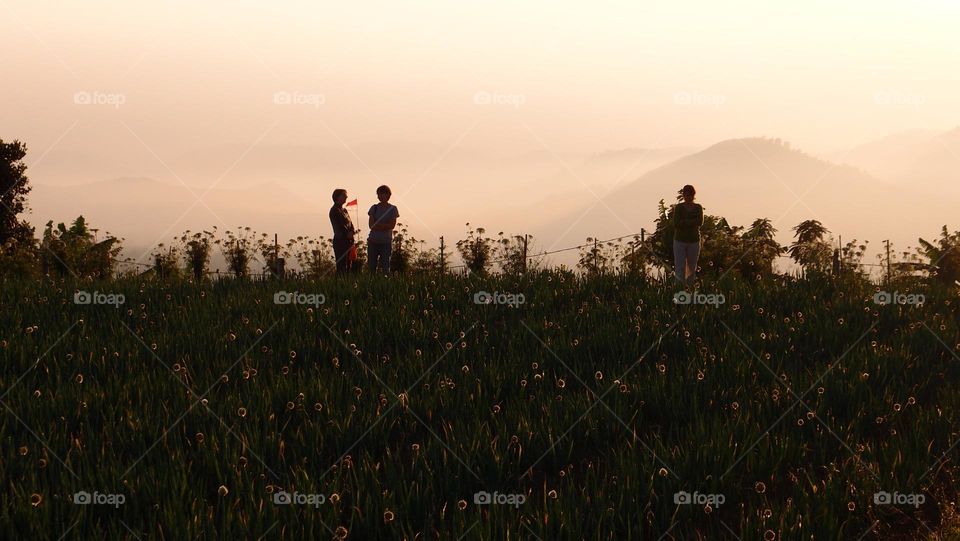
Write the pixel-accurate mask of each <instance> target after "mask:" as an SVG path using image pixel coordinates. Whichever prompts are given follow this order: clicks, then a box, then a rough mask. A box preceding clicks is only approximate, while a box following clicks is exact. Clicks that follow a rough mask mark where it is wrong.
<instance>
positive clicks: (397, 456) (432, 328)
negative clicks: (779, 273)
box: [0, 271, 960, 540]
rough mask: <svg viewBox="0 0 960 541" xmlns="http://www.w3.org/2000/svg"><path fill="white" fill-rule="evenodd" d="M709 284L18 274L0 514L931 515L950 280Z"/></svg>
mask: <svg viewBox="0 0 960 541" xmlns="http://www.w3.org/2000/svg"><path fill="white" fill-rule="evenodd" d="M702 291H703V292H706V293H710V294H711V295H713V298H714V300H715V301H716V302H713V303H711V304H696V303H691V304H682V303H677V302H674V301H675V298H674V295H675V293H676V290H675V289H674V288H672V287H671V286H669V285H666V286H665V285H663V284H661V283H659V282H657V281H653V280H651V281H642V280H638V279H637V278H631V277H628V276H620V275H612V276H595V277H590V278H583V277H579V276H576V275H574V274H572V273H564V272H560V271H541V272H535V273H530V274H528V275H526V276H524V277H522V278H506V277H492V278H485V279H479V278H470V277H461V276H444V277H442V278H439V277H438V278H434V279H431V278H430V277H416V276H413V277H390V278H384V277H372V276H367V275H362V276H357V277H351V278H349V279H346V280H333V279H330V280H320V281H305V280H283V281H255V280H227V279H225V280H221V281H219V282H216V283H209V282H205V283H203V284H201V285H197V284H194V283H190V282H188V281H171V282H169V283H163V282H155V281H138V280H137V279H133V278H126V279H122V280H115V281H104V282H84V283H82V284H74V283H71V282H69V281H68V282H59V283H55V284H51V282H45V283H38V282H29V283H27V282H24V283H19V282H15V281H13V282H11V281H7V282H5V283H4V284H3V285H2V287H0V353H2V359H3V370H2V374H0V379H2V382H0V383H2V385H0V392H2V398H0V402H2V405H3V413H4V415H3V417H2V421H0V423H2V424H0V436H2V441H3V447H2V449H3V451H2V452H3V454H2V457H0V480H2V486H3V489H2V494H0V496H2V498H3V500H4V505H3V506H2V508H0V509H2V515H0V525H2V531H0V536H2V537H3V538H4V539H15V538H22V539H46V538H50V539H58V538H62V539H91V538H98V539H143V540H146V539H257V538H261V537H262V538H264V539H329V538H337V537H339V538H348V539H362V540H367V539H409V540H414V539H419V540H423V539H454V540H456V539H518V540H519V539H524V540H526V539H542V540H552V539H604V540H620V539H654V540H656V539H742V540H753V539H765V540H774V539H776V540H779V539H784V540H791V539H818V540H820V539H837V540H840V539H850V540H856V539H934V538H937V537H936V536H941V537H939V538H949V536H950V535H951V534H950V532H952V531H953V529H951V525H955V524H956V522H955V519H954V515H953V503H954V502H955V500H956V489H955V487H956V486H957V482H956V481H957V474H958V468H957V464H956V458H957V452H958V451H957V450H956V449H955V448H954V445H956V443H957V441H958V437H960V436H958V431H960V394H958V393H957V383H958V381H960V358H958V355H960V329H958V328H960V312H958V300H957V294H956V290H955V289H953V290H948V289H937V288H936V287H932V286H930V287H928V286H924V287H923V289H917V290H914V291H912V292H910V293H922V294H923V295H924V297H925V298H924V302H923V304H922V305H909V304H896V303H893V304H878V303H876V302H875V298H874V296H875V294H876V293H877V292H878V291H879V289H878V288H875V287H874V286H871V285H867V284H865V283H861V282H855V281H849V282H845V281H840V282H834V281H830V280H826V279H817V280H809V281H808V280H799V279H796V278H789V277H777V278H771V279H770V280H764V281H748V282H743V281H740V280H739V279H736V278H733V277H730V278H727V279H725V280H723V281H722V282H720V283H716V282H707V283H704V284H703V286H702ZM94 293H95V294H94ZM285 293H286V294H285ZM294 293H296V294H294ZM494 293H496V295H493V294H494ZM84 294H87V295H88V296H87V297H86V301H89V303H84V301H83V298H82V297H75V296H76V295H84ZM488 294H489V295H488ZM478 295H479V296H480V297H484V296H485V297H487V298H488V299H489V298H492V299H493V302H492V303H483V302H480V303H478V302H475V301H476V300H477V296H478ZM78 299H80V300H79V301H78ZM480 300H483V299H482V298H481V299H480ZM105 303H106V304H105Z"/></svg>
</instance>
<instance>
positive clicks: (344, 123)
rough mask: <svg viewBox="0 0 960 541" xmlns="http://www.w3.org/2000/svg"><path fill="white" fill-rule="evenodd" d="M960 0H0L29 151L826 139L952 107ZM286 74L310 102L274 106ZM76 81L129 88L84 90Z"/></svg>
mask: <svg viewBox="0 0 960 541" xmlns="http://www.w3.org/2000/svg"><path fill="white" fill-rule="evenodd" d="M957 4H958V3H957V2H948V1H934V0H914V1H904V2H886V1H881V2H877V1H851V2H826V1H822V2H803V3H785V2H767V1H756V2H745V1H739V2H722V3H720V2H710V1H703V2H669V3H665V2H657V3H651V2H627V1H623V2H596V1H592V2H532V1H531V2H485V3H483V4H474V5H467V4H466V3H460V2H409V3H408V2H404V3H398V2H359V3H349V2H328V3H318V2H288V1H287V2H210V1H204V2H178V1H170V2H151V3H147V2H129V1H110V2H106V1H104V2H87V1H85V2H52V1H37V0H30V1H19V0H2V1H0V15H2V16H0V35H3V36H4V44H5V47H4V49H5V51H6V52H5V54H4V55H3V56H2V57H0V69H2V70H3V72H4V73H5V74H7V78H6V81H5V84H4V85H3V86H2V90H0V91H2V93H3V95H2V101H0V114H2V117H0V118H2V119H3V134H2V136H3V137H4V138H7V139H12V138H20V139H23V140H26V141H27V142H28V143H29V144H30V146H31V149H32V150H33V152H35V153H41V152H44V151H45V150H47V149H48V148H50V147H52V146H53V145H54V144H55V143H56V145H57V148H61V149H69V150H77V151H81V152H82V151H86V150H91V149H94V148H100V149H103V148H114V149H117V150H120V151H123V150H124V149H126V150H129V151H132V150H133V149H138V151H143V148H142V147H143V145H142V143H141V142H140V141H137V140H136V139H135V136H134V134H136V137H139V138H141V139H142V141H143V142H144V143H146V144H147V145H149V147H150V148H151V149H152V151H153V152H155V153H156V154H157V155H158V156H161V157H163V156H166V155H169V154H170V153H173V152H178V151H181V150H185V149H190V148H196V147H202V146H204V145H216V144H221V143H235V144H240V145H249V144H252V143H254V142H256V141H260V142H262V143H266V144H307V145H309V144H334V145H337V144H347V145H350V144H356V143H360V142H364V141H394V140H410V139H413V140H418V141H427V142H433V143H436V144H441V145H447V144H451V143H454V142H456V141H459V144H460V145H461V146H462V147H464V148H471V149H479V150H482V151H491V152H495V153H498V154H501V155H505V154H511V153H520V152H523V151H526V150H542V149H543V147H544V146H547V147H549V148H550V149H551V150H553V151H556V152H578V151H582V152H597V151H602V150H605V149H611V148H623V147H636V146H670V145H705V144H709V143H713V142H716V141H717V140H720V139H724V138H728V137H735V136H748V135H771V136H781V137H784V138H787V139H790V140H791V141H793V142H795V143H797V144H798V145H800V146H802V147H804V148H805V149H809V150H811V151H826V150H830V149H832V148H837V147H843V146H849V145H853V144H857V143H860V142H864V141H866V140H869V139H873V138H876V137H879V136H882V135H887V134H889V133H893V132H897V131H900V130H904V129H909V128H933V129H947V128H950V127H952V126H954V125H955V124H956V123H957V122H956V119H957V118H960V115H958V113H960V103H958V98H957V96H960V78H958V77H957V75H956V74H957V73H960V38H958V37H957V32H956V29H957V28H958V24H960V7H958V5H957ZM278 91H288V92H291V93H293V92H297V93H300V94H299V95H298V97H299V98H300V99H301V100H302V101H304V102H306V103H303V104H301V105H291V106H281V105H277V104H275V103H274V102H273V95H274V93H275V92H278ZM76 92H89V93H91V94H92V95H94V96H96V95H97V94H96V93H100V96H101V97H100V99H102V100H109V99H110V98H109V97H103V95H110V94H117V95H120V96H122V97H121V98H119V99H122V101H123V103H122V104H120V106H119V107H111V106H109V105H107V106H100V107H96V106H86V107H84V106H79V105H77V104H75V103H74V94H75V93H76ZM478 92H480V93H487V94H484V96H486V95H494V94H498V95H502V96H503V97H502V98H501V99H499V100H496V99H495V100H493V101H501V102H502V103H499V104H498V103H492V104H489V105H483V104H480V105H478V104H476V103H475V102H474V97H475V96H476V95H477V93H478ZM295 99H296V98H295ZM311 100H313V101H312V102H311ZM320 102H322V103H320ZM311 103H314V104H317V105H318V106H316V107H314V106H312V105H311ZM131 132H133V133H131Z"/></svg>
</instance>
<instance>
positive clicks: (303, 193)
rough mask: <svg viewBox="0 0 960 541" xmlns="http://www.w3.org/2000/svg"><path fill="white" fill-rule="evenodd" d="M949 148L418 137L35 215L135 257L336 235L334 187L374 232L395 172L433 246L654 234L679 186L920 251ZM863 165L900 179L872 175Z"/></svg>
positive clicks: (123, 184)
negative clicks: (474, 239)
mask: <svg viewBox="0 0 960 541" xmlns="http://www.w3.org/2000/svg"><path fill="white" fill-rule="evenodd" d="M931 137H932V139H931ZM952 144H957V146H958V153H960V133H958V132H957V131H954V132H947V133H945V134H936V135H930V134H929V133H927V132H912V133H909V134H900V135H895V136H892V137H890V138H884V139H881V140H878V141H874V142H871V143H868V144H865V145H861V146H860V147H856V148H854V149H851V150H850V151H847V152H845V153H844V155H845V156H846V158H847V159H846V161H845V162H844V163H838V162H834V161H830V160H826V159H821V158H817V157H814V156H812V155H810V154H807V153H805V152H803V151H802V150H800V149H798V148H795V147H793V146H792V145H791V144H790V143H787V142H784V141H782V140H780V139H775V138H759V137H754V138H742V139H729V140H725V141H720V142H718V143H716V144H714V145H712V146H710V147H707V148H705V149H702V150H696V149H691V148H687V147H678V148H652V149H644V148H629V149H621V150H611V151H606V152H601V153H596V154H592V155H585V156H578V155H570V154H566V155H556V154H553V153H551V152H549V151H546V150H545V151H543V152H533V153H527V154H524V155H520V156H512V157H508V158H500V159H494V158H491V157H489V156H485V155H482V154H480V153H475V152H471V151H457V150H456V149H442V148H439V147H436V146H434V147H431V146H423V145H420V144H414V143H411V144H410V145H407V146H406V147H404V148H401V149H400V150H396V151H394V152H392V153H385V151H383V152H381V150H383V149H382V147H383V145H384V144H373V143H371V144H370V145H369V146H358V147H357V148H359V149H361V150H362V151H363V152H364V154H367V155H368V156H370V157H371V159H370V161H366V160H365V159H362V160H358V159H357V157H356V156H353V155H351V152H350V151H349V150H346V149H340V150H335V149H334V150H330V149H328V150H329V152H327V153H326V154H324V153H323V152H320V153H314V151H315V150H316V149H313V148H308V147H283V148H279V147H267V148H266V149H265V150H262V151H259V152H254V151H251V152H250V153H248V154H247V155H246V156H244V157H243V158H242V159H241V160H240V161H238V162H237V163H236V164H235V166H234V170H235V171H237V174H233V173H231V174H230V175H228V176H226V177H223V178H219V179H218V178H216V177H213V175H212V174H211V175H210V177H205V178H206V179H207V182H206V183H205V184H194V183H190V184H187V183H185V182H183V178H182V177H180V176H176V177H174V178H173V179H172V180H170V179H169V176H170V175H168V176H167V177H165V178H166V180H162V181H161V180H157V179H155V178H150V177H143V176H129V177H128V176H123V177H117V178H113V179H110V180H102V181H96V182H74V183H71V184H64V185H57V184H54V183H47V182H44V180H46V179H45V178H43V177H40V178H38V177H37V176H34V180H33V182H32V184H33V186H34V189H33V192H32V193H31V194H30V198H29V202H30V206H31V208H32V212H31V213H30V214H28V219H29V220H30V221H31V223H33V224H34V225H35V226H36V227H37V228H38V233H39V230H40V229H41V228H42V226H43V224H45V223H46V221H47V220H50V219H52V220H54V222H60V221H64V222H66V221H69V220H72V219H73V218H75V217H76V216H77V215H79V214H83V215H84V216H85V217H86V218H87V219H88V221H89V222H90V223H92V224H93V225H94V226H95V227H97V228H98V229H100V231H104V232H106V231H109V232H110V233H112V234H114V235H117V236H121V237H124V238H125V239H126V240H125V246H126V247H127V250H126V255H129V256H132V257H139V256H141V255H142V254H144V253H145V252H146V251H148V250H149V248H150V247H151V246H152V245H154V244H155V243H158V242H165V243H170V242H171V241H172V240H173V238H174V237H175V236H178V235H179V234H181V233H182V232H183V231H184V230H187V229H190V230H194V231H196V230H200V229H210V228H211V227H213V226H214V225H216V226H218V228H220V229H225V228H231V229H234V228H237V227H240V226H249V227H251V228H253V229H254V230H256V231H259V232H265V233H268V234H270V235H271V236H272V234H274V233H276V234H278V235H279V236H280V237H281V239H283V238H291V237H295V236H297V235H309V236H316V235H326V236H329V222H328V218H327V211H328V209H329V206H330V202H329V201H330V195H329V194H330V192H331V191H332V190H333V188H335V187H341V186H344V187H347V188H348V190H349V191H350V194H351V198H353V197H358V198H359V199H360V208H359V209H358V210H359V215H358V214H357V213H356V212H352V213H351V215H352V216H354V217H355V218H357V217H358V218H359V222H360V223H359V225H360V228H361V229H362V230H365V229H366V223H365V222H366V218H365V214H366V209H367V208H368V207H369V205H370V204H372V203H373V202H375V199H374V197H373V196H372V194H373V192H374V189H375V187H376V186H377V185H378V184H380V183H381V182H385V181H389V183H390V184H391V185H392V186H393V189H394V198H393V202H394V203H396V204H397V205H398V206H399V207H400V210H401V222H402V223H405V224H407V225H408V226H409V228H410V230H411V232H412V233H413V234H414V236H416V237H417V238H420V239H424V240H426V241H427V244H428V245H430V246H433V245H436V244H437V242H438V237H439V236H440V235H443V236H445V237H446V239H447V241H448V243H450V242H451V241H455V239H458V238H462V237H463V236H464V235H465V229H466V228H465V226H464V224H465V223H466V222H470V223H471V224H472V225H477V226H482V227H485V228H486V229H487V231H488V232H491V233H493V234H496V233H497V232H499V231H504V232H506V233H508V234H521V233H530V234H532V235H534V237H535V244H536V247H537V249H538V250H543V249H555V248H560V247H567V246H574V245H578V244H582V243H583V242H584V239H586V238H587V237H599V238H611V237H617V236H621V235H628V234H633V233H638V232H639V231H640V229H641V228H644V229H646V230H647V231H650V230H652V228H653V227H654V220H655V219H656V216H657V204H658V202H659V201H660V200H661V199H663V200H665V202H666V203H667V204H668V205H669V204H671V203H673V202H674V201H675V198H676V193H677V190H678V189H679V188H680V187H681V186H683V185H684V184H693V185H695V186H696V187H697V190H698V201H699V202H700V203H701V204H703V205H704V207H705V209H706V211H707V213H709V214H716V215H720V216H724V217H726V218H727V219H728V220H729V221H730V223H731V224H733V225H743V226H749V224H750V223H751V222H752V221H753V220H754V219H756V218H761V217H763V218H770V219H771V220H772V221H773V222H774V226H775V227H776V228H777V229H779V230H780V232H779V234H778V240H779V241H780V242H781V243H783V244H787V243H789V242H790V241H791V240H792V233H791V231H790V228H792V227H793V226H795V225H796V224H797V223H799V222H801V221H803V220H806V219H819V220H821V221H822V222H823V223H824V225H825V226H826V227H827V228H828V229H830V230H831V231H832V232H833V233H834V236H835V238H836V236H838V235H842V237H843V239H844V240H852V239H854V238H856V239H860V240H863V239H869V240H871V241H872V243H873V245H872V246H871V247H872V248H876V247H877V246H878V245H879V243H880V242H881V241H882V240H883V239H887V238H889V239H890V240H891V241H893V242H894V244H895V246H897V247H898V249H899V248H904V247H906V246H907V245H916V240H917V237H918V236H923V235H928V236H935V234H936V232H937V231H938V230H939V228H940V226H942V225H943V224H944V223H949V222H950V218H951V217H952V216H954V214H955V209H956V208H957V204H958V203H960V192H953V191H951V190H941V192H940V193H939V194H938V195H937V196H936V197H931V194H930V193H927V192H926V189H925V187H926V186H927V183H930V182H939V181H940V179H942V178H943V177H942V176H938V175H937V174H936V173H937V172H939V171H943V170H946V169H948V166H949V164H950V162H951V160H957V159H956V157H954V156H952V154H951V147H950V146H949V145H952ZM944 145H947V146H944ZM378 149H380V150H378ZM894 149H899V153H896V152H894V151H893V150H894ZM234 150H235V149H234ZM354 152H357V150H356V149H354ZM434 152H436V153H437V154H434ZM228 154H230V153H227V152H226V151H225V152H224V154H222V155H220V156H219V157H211V156H206V157H205V158H204V159H203V160H200V159H199V158H198V157H196V156H194V157H193V158H191V159H194V162H196V163H200V162H202V163H204V164H206V165H205V166H204V167H208V168H209V170H210V171H214V170H215V169H214V168H213V166H212V164H214V163H219V162H221V161H223V160H224V159H225V157H226V156H227V155H228ZM312 154H316V155H312ZM308 155H309V156H308ZM427 156H429V157H430V158H429V160H432V161H428V159H427V158H426V157H427ZM234 160H235V161H236V158H234ZM957 163H960V160H958V161H957ZM899 164H909V166H907V165H904V167H906V169H900V168H899V167H900V166H899ZM197 167H200V166H197ZM201 169H202V168H201ZM196 170H198V169H195V170H194V171H196ZM907 170H909V171H911V172H910V173H906V172H903V171H907ZM870 171H880V172H883V171H889V172H891V175H890V176H889V177H886V178H879V177H878V176H877V175H875V174H872V173H871V172H870ZM208 190H209V191H208ZM199 196H202V197H203V201H202V202H197V201H196V200H197V197H199ZM575 257H576V254H575V252H571V253H568V254H566V255H564V256H558V258H554V259H553V260H552V261H553V262H565V263H568V264H569V263H572V262H573V261H575ZM870 261H871V262H872V259H871V260H870Z"/></svg>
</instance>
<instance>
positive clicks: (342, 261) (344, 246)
mask: <svg viewBox="0 0 960 541" xmlns="http://www.w3.org/2000/svg"><path fill="white" fill-rule="evenodd" d="M352 245H353V243H352V242H350V240H349V239H345V238H338V237H333V256H334V257H335V258H336V260H337V275H338V276H342V275H344V274H346V273H348V272H350V260H349V256H350V246H352Z"/></svg>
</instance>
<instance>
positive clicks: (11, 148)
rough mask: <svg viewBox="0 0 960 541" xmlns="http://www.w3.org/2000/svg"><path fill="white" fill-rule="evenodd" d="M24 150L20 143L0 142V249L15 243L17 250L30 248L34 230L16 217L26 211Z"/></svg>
mask: <svg viewBox="0 0 960 541" xmlns="http://www.w3.org/2000/svg"><path fill="white" fill-rule="evenodd" d="M26 155H27V147H26V145H24V144H23V143H21V142H20V141H14V142H12V143H4V142H3V139H0V246H6V245H7V243H8V241H11V240H12V241H14V242H15V243H16V244H17V245H18V246H27V245H29V246H33V244H34V239H33V233H34V229H33V227H32V226H30V224H28V223H26V222H24V221H21V220H20V219H19V218H18V217H17V215H18V214H20V213H21V212H24V211H25V210H29V208H28V207H27V204H26V198H27V194H28V193H30V189H31V188H30V185H29V179H28V178H27V174H26V172H27V165H26V164H25V163H23V158H24V156H26Z"/></svg>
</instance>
